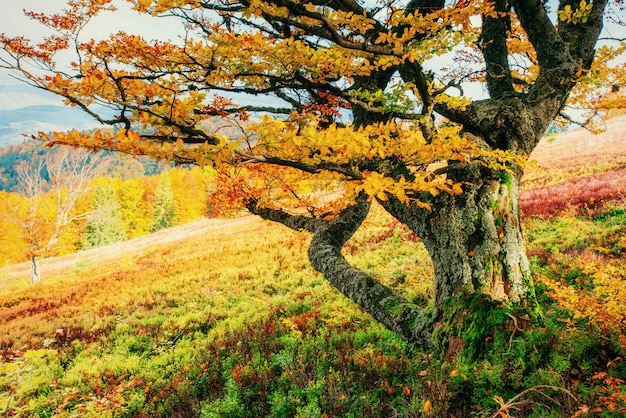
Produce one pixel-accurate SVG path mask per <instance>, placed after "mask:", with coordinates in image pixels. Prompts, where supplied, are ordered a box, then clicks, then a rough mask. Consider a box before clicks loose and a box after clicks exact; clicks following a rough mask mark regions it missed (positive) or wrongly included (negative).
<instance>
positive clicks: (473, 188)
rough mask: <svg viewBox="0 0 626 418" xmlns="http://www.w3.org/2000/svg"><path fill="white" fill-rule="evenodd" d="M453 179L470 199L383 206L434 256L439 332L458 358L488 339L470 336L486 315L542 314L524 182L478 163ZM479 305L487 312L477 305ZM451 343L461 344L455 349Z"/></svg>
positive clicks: (435, 318) (449, 197)
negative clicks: (525, 228)
mask: <svg viewBox="0 0 626 418" xmlns="http://www.w3.org/2000/svg"><path fill="white" fill-rule="evenodd" d="M450 175H451V176H452V177H457V178H458V179H464V181H465V186H464V193H463V194H461V195H457V196H455V195H450V194H441V195H439V196H437V197H435V198H432V200H431V202H430V203H432V210H427V209H421V208H418V207H417V206H407V205H404V204H402V203H400V202H398V201H397V200H393V199H391V200H389V201H387V202H382V203H383V206H384V207H385V209H386V210H387V211H388V212H389V213H391V214H392V215H393V216H395V217H396V218H397V219H399V220H400V221H401V222H402V223H404V224H406V225H407V226H408V227H409V228H410V229H411V230H412V231H414V232H415V233H416V234H418V235H419V236H420V238H421V239H422V241H423V243H424V245H425V246H426V249H427V250H428V252H429V254H430V255H431V258H432V261H433V264H434V269H435V296H434V297H435V300H434V304H433V312H432V320H433V329H434V331H436V336H437V338H436V340H438V341H437V342H438V344H440V345H441V347H440V348H442V349H444V350H445V351H447V352H448V353H449V354H455V353H454V351H458V350H460V349H461V348H463V347H464V346H465V345H468V344H469V345H471V344H475V343H477V341H475V340H477V339H481V338H484V337H485V335H483V334H484V332H483V333H478V334H477V335H474V336H472V335H467V334H466V332H467V331H468V330H469V331H472V330H474V331H475V330H476V329H478V328H481V327H480V325H482V324H478V323H473V324H472V322H484V321H487V319H486V318H485V317H484V315H485V314H488V312H487V311H492V313H493V312H495V310H493V309H492V308H494V307H498V306H500V307H504V306H506V309H508V310H510V311H511V312H512V313H518V314H524V315H530V316H531V317H535V318H536V317H538V316H539V315H540V310H539V307H538V305H537V302H536V299H535V291H534V286H533V282H532V277H531V273H530V268H529V263H528V259H527V256H526V252H525V246H524V240H523V236H522V230H521V225H520V213H519V206H518V197H519V189H518V183H519V177H520V176H519V175H515V174H512V173H509V172H495V171H492V170H489V169H487V168H484V167H481V166H480V165H478V164H474V165H470V166H465V167H463V168H461V169H455V170H451V173H450ZM479 302H480V303H481V304H484V305H489V309H486V310H485V309H481V308H480V307H478V306H476V304H477V303H479ZM470 305H471V307H470ZM472 311H475V312H472ZM476 314H479V315H478V316H475V315H476ZM481 315H482V316H481ZM484 331H485V332H487V330H484ZM450 338H452V339H453V340H454V341H456V342H455V343H454V344H451V345H450V342H451V341H449V339H450ZM473 354H477V353H473Z"/></svg>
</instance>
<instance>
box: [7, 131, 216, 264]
mask: <svg viewBox="0 0 626 418" xmlns="http://www.w3.org/2000/svg"><path fill="white" fill-rule="evenodd" d="M57 150H58V148H53V149H46V148H44V147H43V143H41V142H39V141H28V142H25V143H22V144H19V145H13V146H11V147H5V148H3V149H1V150H0V170H1V171H0V173H2V174H4V176H2V175H0V182H1V183H2V184H1V185H2V188H4V189H5V190H0V266H3V265H9V264H12V263H18V262H22V261H26V260H28V259H29V257H30V252H29V246H30V242H29V239H30V238H31V237H30V236H29V234H28V233H26V231H24V228H23V227H22V224H21V223H22V222H23V221H24V220H25V219H27V218H28V217H29V216H30V217H34V218H35V219H31V221H32V222H37V223H38V224H39V229H38V230H37V234H38V235H40V236H46V235H50V233H51V232H50V231H51V230H52V229H54V228H55V222H54V219H55V217H56V215H57V212H58V211H59V208H58V206H57V204H56V192H55V191H54V190H47V189H44V193H42V194H41V196H38V197H37V198H38V200H39V202H38V205H37V208H36V210H35V211H34V213H33V214H31V213H29V210H30V209H31V208H32V207H33V203H32V202H29V198H28V197H27V196H25V195H24V194H22V193H20V192H19V184H18V182H19V176H18V175H17V172H16V171H15V168H16V167H19V166H20V165H23V164H26V165H28V164H30V162H32V161H34V160H36V158H37V157H41V156H43V158H44V159H45V158H48V157H51V156H53V155H54V153H55V152H57ZM98 164H99V170H98V176H97V177H95V178H92V179H89V185H88V187H87V188H86V190H85V192H84V193H82V195H81V196H79V199H78V200H77V203H76V205H75V207H73V208H72V210H71V213H70V214H69V216H73V215H75V214H78V215H81V216H76V218H77V219H76V220H75V221H73V222H72V223H71V225H69V227H68V228H67V229H66V230H64V231H62V234H61V235H60V237H59V243H58V244H57V245H55V246H54V248H53V249H51V250H49V251H46V252H45V253H43V254H38V255H41V256H54V255H63V254H70V253H74V252H76V251H79V250H84V249H89V248H94V247H99V246H102V245H106V244H111V243H114V242H119V241H124V240H128V239H132V238H136V237H139V236H143V235H146V234H149V233H152V232H156V231H159V230H161V229H164V228H168V227H172V226H176V225H181V224H184V223H187V222H190V221H192V220H195V219H198V218H201V217H206V216H209V215H210V210H211V209H210V205H209V190H210V188H211V184H212V182H213V181H214V177H215V176H214V175H213V174H211V172H210V170H209V169H205V170H202V169H200V168H197V167H195V168H192V167H174V166H171V165H158V164H157V163H154V162H153V161H149V160H148V159H145V158H138V159H136V158H133V157H123V156H119V155H113V154H111V153H107V152H104V155H103V156H102V157H100V160H99V162H98ZM42 175H43V176H44V177H45V176H46V173H42ZM7 189H8V190H7ZM65 198H66V197H65ZM34 238H35V239H38V237H34Z"/></svg>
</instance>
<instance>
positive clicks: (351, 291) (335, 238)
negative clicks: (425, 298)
mask: <svg viewBox="0 0 626 418" xmlns="http://www.w3.org/2000/svg"><path fill="white" fill-rule="evenodd" d="M369 207H370V205H369V203H368V202H366V201H365V200H364V199H361V200H360V201H358V202H357V203H356V204H355V205H354V206H351V207H349V208H348V209H346V210H345V211H344V212H343V213H342V214H341V215H340V216H339V217H338V218H337V219H335V220H333V221H331V222H328V223H326V224H325V225H324V226H323V227H321V228H318V230H317V231H316V232H315V234H314V235H313V238H312V240H311V245H310V246H309V260H310V261H311V265H312V266H313V268H315V269H316V270H317V271H319V272H320V273H322V274H323V275H324V277H326V279H327V280H328V281H329V282H330V283H331V284H332V285H333V286H334V287H335V288H337V289H338V290H339V291H340V292H341V293H342V294H344V295H345V296H347V297H348V298H350V299H351V300H352V301H354V302H356V303H357V304H358V305H359V306H360V307H361V308H363V309H364V310H365V311H367V312H368V313H369V314H370V315H372V316H373V317H374V318H375V319H376V320H378V321H379V322H381V323H382V324H383V325H384V326H386V327H387V328H388V329H390V330H391V331H393V332H395V333H397V334H398V335H400V336H401V337H402V338H404V339H406V340H408V341H411V342H413V343H415V344H418V345H420V346H422V347H425V348H428V347H431V346H432V342H431V339H430V334H429V330H428V329H429V327H430V325H431V320H430V312H429V311H426V310H424V309H421V308H419V307H418V306H416V305H414V304H412V303H410V302H409V301H407V300H406V299H405V298H403V297H401V296H399V295H397V294H396V293H394V292H393V291H392V290H391V289H390V288H388V287H387V286H385V285H383V284H382V283H380V281H378V280H377V279H376V278H374V277H372V276H371V275H369V274H367V273H365V272H363V271H361V270H359V269H357V268H355V267H353V266H351V265H350V264H349V263H348V262H347V261H346V259H345V258H344V257H343V255H342V254H341V247H342V246H343V244H344V243H345V242H346V241H347V240H348V239H349V238H350V237H351V236H352V234H353V233H354V232H355V231H356V229H358V227H359V226H360V225H361V223H362V222H363V220H364V219H365V217H366V216H367V213H368V211H369Z"/></svg>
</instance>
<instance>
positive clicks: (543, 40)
mask: <svg viewBox="0 0 626 418" xmlns="http://www.w3.org/2000/svg"><path fill="white" fill-rule="evenodd" d="M511 4H512V5H513V7H514V8H515V12H516V14H517V17H518V18H519V21H520V23H521V24H522V27H523V28H524V30H525V31H526V33H527V34H528V39H529V40H530V42H531V43H532V45H533V47H534V48H535V51H536V52H537V60H538V61H539V65H540V67H541V71H542V72H543V71H546V70H549V69H553V68H557V67H559V66H561V65H562V64H563V63H564V62H566V61H568V60H570V59H571V56H570V54H569V50H568V48H567V46H566V44H565V42H563V40H562V39H561V37H560V36H559V33H558V32H557V30H556V28H555V27H554V25H553V23H552V22H551V21H550V18H549V17H548V15H547V13H546V10H545V9H544V6H543V1H542V0H512V1H511Z"/></svg>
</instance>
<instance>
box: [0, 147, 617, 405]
mask: <svg viewBox="0 0 626 418" xmlns="http://www.w3.org/2000/svg"><path fill="white" fill-rule="evenodd" d="M603 138H604V139H603V141H604V140H608V139H607V138H608V136H605V137H603ZM558 140H560V139H557V141H558ZM624 142H626V141H621V142H620V141H617V142H616V145H611V146H610V147H607V149H609V150H611V152H612V151H613V150H615V147H616V146H617V145H619V144H621V143H624ZM555 144H557V145H558V144H559V143H558V142H556V141H553V142H551V143H550V142H546V144H545V145H543V147H548V148H543V149H544V151H545V150H546V149H549V147H551V146H556V145H555ZM570 144H571V143H570ZM588 148H589V147H587V148H585V149H586V150H587V151H583V149H582V148H581V149H578V150H577V151H576V152H574V151H572V150H576V149H575V148H574V147H571V146H570V147H568V146H565V147H563V146H559V147H558V148H554V149H553V150H552V151H549V152H546V155H551V156H555V155H557V154H561V157H563V158H569V159H570V161H571V162H572V164H571V165H569V166H565V165H559V164H556V163H554V162H547V163H546V161H549V159H548V158H547V157H545V156H544V157H542V156H541V154H540V153H539V154H538V155H537V156H535V158H536V159H537V160H538V163H537V166H538V167H540V168H542V171H535V172H533V173H532V174H531V173H529V176H528V177H527V179H526V186H525V187H526V191H525V197H524V199H526V200H524V202H523V204H524V205H525V206H524V207H525V211H526V213H527V214H528V215H527V217H526V218H525V224H526V235H527V238H528V244H529V254H530V255H531V257H532V260H533V267H534V271H535V273H536V276H537V278H538V280H540V281H541V283H542V285H541V286H542V287H541V292H540V294H541V303H542V304H543V306H544V309H545V313H546V321H545V324H543V326H541V327H537V328H532V327H531V328H529V327H525V326H524V325H523V324H521V323H520V324H518V325H519V328H517V329H515V330H513V331H512V332H511V333H510V334H509V335H507V337H506V338H505V339H495V340H492V339H489V338H487V339H486V340H485V344H491V345H492V346H493V348H494V356H493V358H485V359H481V360H480V361H470V360H460V361H459V362H457V363H454V364H450V363H447V362H445V361H443V360H442V359H438V358H435V357H433V356H431V355H429V354H428V353H423V352H421V351H419V350H417V349H415V348H414V347H412V346H410V345H408V344H406V343H405V342H403V341H402V340H400V339H399V338H398V337H396V336H395V335H394V334H392V333H391V332H389V331H387V330H385V329H384V328H383V327H381V326H380V325H378V324H377V323H375V322H374V321H372V320H371V319H370V317H369V316H368V315H367V314H364V313H363V312H362V311H360V310H359V309H358V308H357V307H355V305H353V304H352V303H351V302H349V301H348V300H347V299H346V298H344V297H342V296H341V295H339V294H338V293H337V292H336V291H335V290H334V289H333V288H332V287H331V286H329V285H328V284H327V283H326V281H325V280H324V279H323V278H322V277H320V275H319V274H317V273H316V272H314V271H312V269H311V268H310V267H309V266H308V261H307V259H306V246H307V239H308V237H307V235H306V234H299V233H294V232H292V231H290V230H287V229H285V228H284V227H281V226H278V225H273V224H270V223H267V222H264V221H261V220H259V219H258V218H255V217H251V216H244V217H241V218H237V219H230V220H201V221H197V222H194V223H191V224H188V225H185V226H182V227H178V228H173V229H170V230H166V231H161V232H159V233H157V234H153V235H150V236H147V237H143V238H139V239H135V240H132V241H129V242H125V243H121V244H116V245H113V246H109V247H103V248H99V249H96V250H90V251H86V252H82V253H79V254H74V255H71V256H66V257H59V258H55V259H48V260H44V262H43V263H42V271H43V281H42V283H40V284H39V285H37V286H33V285H30V284H29V283H28V270H27V267H28V266H27V265H26V264H22V265H15V266H11V267H8V268H4V269H2V270H0V354H1V356H2V362H1V363H0V414H4V415H5V416H40V417H44V416H55V417H84V416H93V417H102V416H112V417H113V416H135V417H147V416H164V417H171V416H179V417H191V416H203V417H257V416H275V417H292V416H301V417H316V416H318V417H321V416H326V417H331V416H336V417H344V416H354V417H363V416H365V417H367V416H369V417H391V416H407V417H410V416H433V417H444V416H448V417H452V416H454V417H462V416H477V417H491V416H503V417H505V416H507V414H509V413H510V414H511V416H538V417H544V416H554V417H561V416H573V415H574V414H579V415H578V416H621V414H622V413H624V412H626V409H625V408H626V402H625V399H626V390H625V388H624V380H626V362H624V361H623V360H622V357H624V356H626V337H624V324H625V323H626V315H625V314H626V308H624V306H626V300H622V299H623V298H626V285H625V284H626V267H623V266H624V265H626V263H624V261H625V260H624V258H625V256H624V254H625V253H626V239H625V236H626V233H625V232H626V230H625V229H626V215H625V214H624V209H625V205H624V200H623V198H624V193H623V191H624V190H623V189H619V187H621V186H619V187H618V188H615V187H613V186H611V185H612V184H620V183H619V181H622V180H621V179H619V178H618V177H617V176H618V175H619V172H620V171H619V170H623V166H621V165H620V164H621V163H620V162H619V161H623V158H625V157H626V151H625V152H623V153H622V154H621V156H620V155H617V154H616V155H615V156H612V157H610V158H609V159H608V161H609V162H608V163H607V162H606V161H605V160H604V159H602V158H599V157H597V156H593V157H589V158H587V155H588V154H587V152H588ZM591 148H594V149H597V148H599V147H598V143H597V142H595V143H592V144H591ZM564 151H565V152H564ZM620 158H621V160H620ZM577 161H578V162H577ZM571 167H577V168H575V169H572V168H571ZM589 176H606V179H607V180H606V182H605V186H606V187H609V186H610V187H613V188H612V189H611V190H612V192H611V193H612V195H610V194H607V195H602V197H600V195H592V196H590V197H588V198H587V200H586V201H577V200H574V204H573V205H569V204H568V203H567V202H569V201H570V197H571V195H568V194H564V195H560V197H558V196H557V197H554V201H555V202H556V203H555V204H554V205H552V206H550V210H543V211H536V212H533V211H532V210H530V208H531V207H533V206H532V205H531V204H530V203H529V202H533V199H535V198H534V197H533V196H535V195H536V194H537V193H539V190H543V189H545V188H546V187H556V186H559V185H561V186H562V187H565V188H566V189H567V190H569V191H570V192H571V193H572V194H574V193H578V192H579V188H578V187H574V186H573V185H575V184H578V183H575V182H574V180H578V181H582V180H581V179H585V178H587V177H589ZM598 181H599V180H598ZM568 182H569V183H568ZM564 184H570V185H571V186H567V187H566V186H563V185H564ZM606 184H608V185H606ZM553 194H554V193H553ZM551 197H553V196H551ZM592 198H593V200H591V199H592ZM546 207H547V206H546ZM345 252H346V254H347V256H348V257H349V258H350V260H351V262H353V263H355V264H356V265H358V266H359V267H361V268H364V269H367V270H368V271H370V272H372V273H373V274H374V275H376V276H380V277H381V278H383V279H384V280H385V281H386V283H387V284H389V285H391V286H392V287H394V288H396V289H398V290H399V291H402V292H404V293H405V294H407V295H408V297H409V298H410V299H412V300H414V301H416V302H418V303H423V304H427V303H428V300H429V298H430V294H431V292H432V287H431V278H432V271H431V265H430V262H428V261H427V256H426V253H425V250H424V249H423V247H422V246H421V244H420V243H419V240H418V239H417V238H416V237H415V236H414V235H413V234H411V233H410V232H409V231H408V230H407V229H406V228H404V227H402V226H401V225H399V224H398V223H397V222H395V221H394V220H393V219H391V218H390V217H388V216H387V215H385V214H384V213H383V211H382V210H379V209H376V210H375V211H374V212H373V214H372V215H371V216H370V218H368V220H367V221H366V227H365V228H363V229H362V230H360V231H359V233H358V234H357V235H356V236H355V237H354V238H353V239H352V240H351V241H350V242H349V243H348V244H347V246H346V249H345ZM416 260H417V261H416ZM607 281H608V282H607ZM589 308H592V309H591V310H590V309H589ZM516 408H517V409H516ZM499 413H501V414H500V415H498V414H499Z"/></svg>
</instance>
